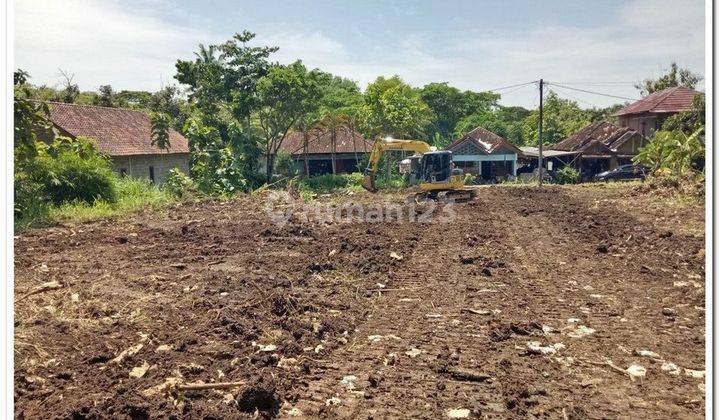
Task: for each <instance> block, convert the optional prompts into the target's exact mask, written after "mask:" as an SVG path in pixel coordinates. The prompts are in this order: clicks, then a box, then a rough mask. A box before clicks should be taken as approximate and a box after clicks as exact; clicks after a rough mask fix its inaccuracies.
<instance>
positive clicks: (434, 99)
mask: <svg viewBox="0 0 720 420" xmlns="http://www.w3.org/2000/svg"><path fill="white" fill-rule="evenodd" d="M420 97H421V98H422V100H423V101H424V102H425V103H426V104H427V105H428V106H429V107H430V109H431V110H432V112H433V116H432V119H431V120H430V123H429V124H428V126H427V128H426V135H428V136H433V135H434V134H435V133H438V134H439V135H440V136H441V137H442V138H443V139H449V138H450V137H451V136H452V135H453V129H454V128H455V126H456V124H457V123H458V121H459V120H460V119H461V118H462V117H464V116H465V115H466V113H467V107H466V100H465V95H463V93H462V92H461V91H460V89H457V88H455V87H452V86H448V84H447V83H430V84H427V85H425V86H423V88H422V89H421V90H420Z"/></svg>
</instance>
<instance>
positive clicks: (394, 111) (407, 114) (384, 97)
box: [361, 76, 432, 138]
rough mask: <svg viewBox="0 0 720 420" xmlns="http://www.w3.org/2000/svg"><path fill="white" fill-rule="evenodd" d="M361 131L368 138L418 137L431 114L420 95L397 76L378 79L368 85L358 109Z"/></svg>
mask: <svg viewBox="0 0 720 420" xmlns="http://www.w3.org/2000/svg"><path fill="white" fill-rule="evenodd" d="M361 112H362V119H363V123H362V128H363V131H364V134H365V135H367V136H368V137H371V138H372V137H377V136H380V135H382V136H386V135H390V136H393V137H397V138H403V137H418V136H422V135H423V133H424V131H423V130H424V128H425V127H426V126H427V125H428V124H429V123H430V120H431V118H432V111H431V110H430V107H428V105H427V104H426V103H425V102H424V101H423V100H422V97H421V95H420V92H418V91H417V90H415V89H413V88H412V87H410V86H409V85H407V84H406V83H404V82H403V81H402V80H401V79H400V77H398V76H393V77H391V78H389V79H386V78H385V77H378V78H377V79H375V81H374V82H372V83H371V84H369V85H368V87H367V89H366V90H365V94H364V105H363V107H362V111H361Z"/></svg>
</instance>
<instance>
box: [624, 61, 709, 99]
mask: <svg viewBox="0 0 720 420" xmlns="http://www.w3.org/2000/svg"><path fill="white" fill-rule="evenodd" d="M701 80H702V77H701V76H700V75H698V74H695V73H693V72H692V71H690V70H689V69H686V68H680V67H678V65H677V63H675V62H673V63H671V64H670V69H669V70H668V71H667V73H665V74H664V75H662V76H660V77H659V78H657V79H645V80H643V81H642V83H639V84H637V85H635V88H636V89H638V90H639V91H640V94H642V96H645V95H649V94H651V93H654V92H657V91H659V90H663V89H667V88H670V87H675V86H685V87H687V88H690V89H695V86H697V84H698V83H699V82H700V81H701Z"/></svg>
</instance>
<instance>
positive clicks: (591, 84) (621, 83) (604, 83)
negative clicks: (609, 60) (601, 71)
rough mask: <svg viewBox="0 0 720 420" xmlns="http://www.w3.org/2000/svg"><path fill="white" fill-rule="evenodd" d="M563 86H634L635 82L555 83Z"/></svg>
mask: <svg viewBox="0 0 720 420" xmlns="http://www.w3.org/2000/svg"><path fill="white" fill-rule="evenodd" d="M556 83H559V84H563V85H581V86H635V85H636V84H637V83H636V82H556Z"/></svg>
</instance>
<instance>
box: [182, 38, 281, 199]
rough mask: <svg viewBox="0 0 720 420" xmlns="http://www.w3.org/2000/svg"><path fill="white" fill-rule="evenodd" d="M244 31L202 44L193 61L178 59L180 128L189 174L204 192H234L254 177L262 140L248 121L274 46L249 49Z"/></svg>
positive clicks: (255, 105)
mask: <svg viewBox="0 0 720 420" xmlns="http://www.w3.org/2000/svg"><path fill="white" fill-rule="evenodd" d="M254 37H255V34H253V33H251V32H248V31H244V32H242V33H238V34H235V36H234V37H233V38H232V39H231V40H229V41H227V42H225V43H223V44H219V45H210V46H208V47H206V46H203V45H200V48H199V51H198V52H197V53H196V54H195V59H194V60H178V61H177V62H176V63H175V68H176V70H177V74H176V75H175V78H176V79H177V80H178V81H179V82H180V83H181V84H183V85H187V86H188V93H189V98H188V99H189V109H188V111H187V115H188V116H187V118H186V120H185V123H184V130H183V132H184V133H185V134H186V135H187V136H188V139H189V140H190V146H191V150H192V152H193V154H192V172H193V174H194V176H196V177H197V178H198V184H199V185H200V188H201V189H203V190H204V191H206V192H214V193H216V192H219V193H224V192H232V191H235V190H237V189H248V188H251V187H253V185H254V184H255V182H257V180H258V176H257V162H258V157H259V154H260V149H259V146H258V144H259V143H260V142H261V139H260V137H259V135H258V133H257V131H256V130H255V128H254V127H253V126H252V124H251V123H250V115H251V113H252V111H253V110H254V109H255V108H256V107H257V106H258V105H257V103H258V98H257V89H256V87H257V83H258V82H259V80H260V79H261V78H262V77H263V76H265V75H266V74H267V72H268V70H269V68H270V62H269V61H268V57H269V56H270V54H272V53H273V52H275V51H277V48H276V47H253V46H249V45H248V43H249V42H251V41H252V39H253V38H254Z"/></svg>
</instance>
